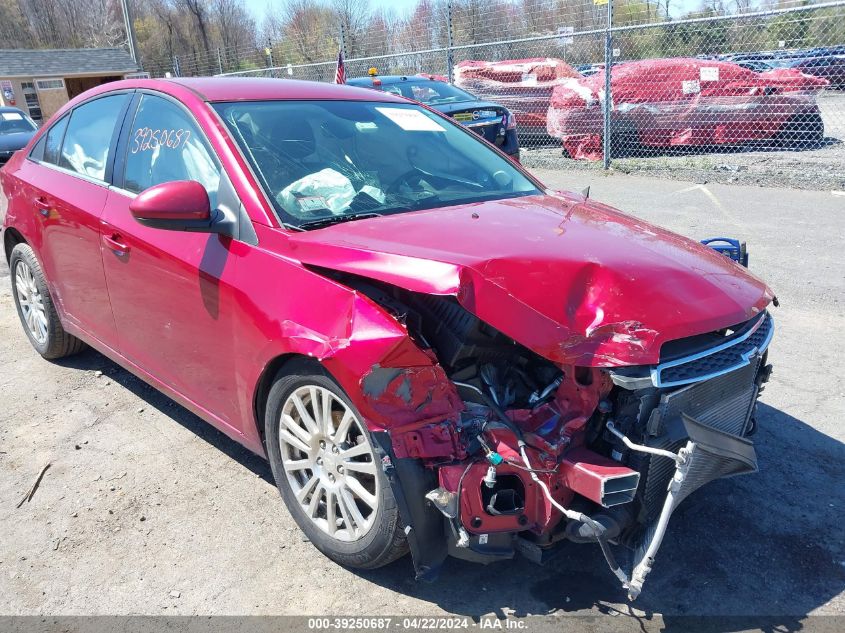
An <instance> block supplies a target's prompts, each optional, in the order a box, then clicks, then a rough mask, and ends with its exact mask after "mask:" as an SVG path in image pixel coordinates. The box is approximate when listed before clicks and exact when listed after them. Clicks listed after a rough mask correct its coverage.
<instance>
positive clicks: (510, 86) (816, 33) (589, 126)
mask: <svg viewBox="0 0 845 633" xmlns="http://www.w3.org/2000/svg"><path fill="white" fill-rule="evenodd" d="M676 1H677V0H676ZM704 6H705V8H703V9H701V10H700V11H697V12H691V13H690V12H687V13H685V14H684V15H683V16H680V15H678V12H677V11H676V10H675V8H673V6H672V0H654V1H651V0H627V1H624V2H623V0H610V1H609V2H608V1H607V0H494V1H493V2H492V3H491V2H481V0H451V1H450V0H440V1H436V2H431V1H430V0H422V2H421V3H420V5H418V6H417V9H416V11H415V12H414V13H413V14H412V15H411V16H409V18H408V19H407V20H404V21H393V22H389V21H386V20H384V19H382V20H371V21H370V22H369V23H368V24H367V25H366V27H365V28H362V27H361V25H358V26H357V27H355V25H352V24H351V23H350V22H349V21H348V20H345V21H341V22H340V23H339V24H337V25H336V26H337V28H331V29H330V31H329V34H328V36H325V34H324V36H323V37H322V39H321V42H322V44H321V46H322V51H323V53H322V58H321V59H315V60H314V61H309V62H307V63H287V61H286V60H288V59H300V58H302V57H306V58H307V57H308V53H310V54H311V57H313V56H314V51H313V50H311V49H309V46H310V45H309V42H308V41H307V40H306V39H304V35H308V34H307V33H306V34H304V35H303V34H302V33H300V35H296V34H295V33H294V35H293V36H291V37H289V38H286V40H285V41H283V42H280V43H275V44H274V43H271V42H268V43H267V46H266V47H265V48H264V50H260V49H258V50H256V49H255V48H254V47H252V48H249V47H248V48H247V49H245V50H230V51H222V50H217V51H215V52H214V54H206V55H199V56H194V57H193V58H182V59H174V60H173V64H172V68H170V69H169V72H171V73H173V74H175V75H182V76H188V75H232V76H266V77H280V78H290V79H307V80H313V81H332V80H333V79H334V73H335V68H336V51H337V50H338V48H342V49H343V50H344V51H345V53H346V55H345V64H346V73H347V77H358V76H365V75H366V74H367V71H368V69H369V68H370V67H377V68H378V70H379V73H380V74H383V75H386V74H400V75H413V74H417V73H426V74H431V75H435V76H439V77H442V78H443V79H445V80H447V81H450V82H452V83H454V84H455V85H456V86H458V87H460V88H463V89H464V90H466V91H468V92H471V93H472V94H474V95H476V96H478V97H479V98H482V99H484V100H488V101H494V102H496V103H498V104H500V105H502V106H505V107H506V108H508V109H510V110H511V111H512V112H513V113H514V114H515V116H516V120H517V125H518V131H519V137H520V143H521V147H522V150H523V151H522V157H523V162H526V163H528V164H529V165H530V166H535V167H555V168H561V167H567V168H571V167H573V166H579V167H584V166H591V167H604V168H608V167H610V166H613V167H615V168H617V169H622V170H625V171H645V172H648V171H652V172H668V173H671V174H673V175H677V174H682V173H684V172H685V171H689V172H690V173H689V174H688V175H689V177H692V178H700V177H701V175H700V173H699V172H702V171H706V172H709V173H711V174H715V175H714V176H713V179H716V180H719V179H721V180H733V181H751V182H755V183H758V184H780V185H787V186H794V187H801V188H833V189H843V188H845V174H843V171H845V170H843V168H842V165H843V164H845V149H843V144H842V141H843V140H845V0H837V1H832V2H816V3H807V2H805V1H802V2H793V1H791V0H787V1H783V0H781V1H777V0H772V1H769V0H764V4H759V3H756V2H755V1H752V0H734V2H732V8H730V9H728V8H726V6H725V5H724V4H723V3H722V2H721V0H711V1H709V2H707V3H705V5H704ZM311 35H312V36H313V34H311ZM311 48H313V46H312V47H311ZM332 51H335V52H334V53H332ZM317 54H319V52H318V53H317ZM162 70H163V69H162ZM159 74H161V73H159ZM606 95H610V96H609V98H607V97H606Z"/></svg>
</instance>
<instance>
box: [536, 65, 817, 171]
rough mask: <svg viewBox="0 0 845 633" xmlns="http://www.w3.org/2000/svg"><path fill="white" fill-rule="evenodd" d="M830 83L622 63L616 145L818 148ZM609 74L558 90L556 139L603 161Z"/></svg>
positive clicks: (614, 80) (786, 74) (552, 116)
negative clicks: (821, 97) (821, 99)
mask: <svg viewBox="0 0 845 633" xmlns="http://www.w3.org/2000/svg"><path fill="white" fill-rule="evenodd" d="M827 85H828V81H827V80H826V79H821V78H819V77H813V76H810V75H807V74H803V73H801V72H799V71H797V70H794V69H776V70H771V71H767V72H762V73H757V72H754V71H753V70H749V69H747V68H743V67H741V66H739V65H737V64H733V63H730V62H722V61H716V60H707V59H698V58H674V59H653V60H643V61H633V62H624V63H620V64H614V66H613V68H612V70H611V92H612V95H613V107H612V120H611V121H612V130H611V131H612V135H613V136H612V143H613V146H614V147H615V149H616V150H621V151H623V152H625V151H631V149H632V148H643V147H647V148H669V147H703V146H718V145H736V144H740V143H747V142H750V141H767V142H768V143H769V144H774V145H776V146H787V147H798V148H807V147H810V148H811V147H817V146H818V145H819V144H820V143H821V142H822V141H823V140H824V122H823V121H822V117H821V112H820V111H819V107H818V105H817V104H816V95H817V94H818V92H819V91H820V90H823V89H824V88H825V87H826V86H827ZM604 89H605V76H604V73H597V74H594V75H591V76H589V77H584V78H581V79H574V80H569V81H565V82H563V83H561V84H560V85H558V86H556V87H555V88H554V90H553V92H552V95H551V99H550V102H549V108H548V115H547V128H548V132H549V134H550V135H551V136H554V137H556V138H559V139H561V142H562V143H563V147H564V149H565V150H566V152H567V153H568V154H569V156H570V157H572V158H581V159H591V160H595V159H598V158H601V156H602V133H603V121H604V113H603V102H604Z"/></svg>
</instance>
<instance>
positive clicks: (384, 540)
mask: <svg viewBox="0 0 845 633" xmlns="http://www.w3.org/2000/svg"><path fill="white" fill-rule="evenodd" d="M266 423H267V424H266V426H267V428H266V431H267V434H266V435H267V453H268V457H269V459H270V464H271V467H272V469H273V475H274V477H275V479H276V484H277V485H278V487H279V491H280V492H281V494H282V498H283V499H284V500H285V503H286V505H287V506H288V509H289V510H290V512H291V515H292V516H293V518H294V519H295V520H296V522H297V524H298V525H299V527H300V528H301V529H302V531H303V532H305V534H306V535H307V536H308V538H309V539H310V540H311V542H312V543H313V544H314V545H315V546H316V547H317V548H318V549H319V550H320V551H322V552H323V553H324V554H326V556H328V557H329V558H331V559H332V560H335V561H337V562H339V563H341V564H343V565H348V566H351V567H359V568H373V567H380V566H382V565H386V564H387V563H389V562H391V561H393V560H395V559H396V558H398V557H399V556H401V555H402V554H404V553H405V540H404V535H403V533H402V531H401V527H400V524H399V516H398V511H397V509H396V502H395V500H394V498H393V494H392V491H391V489H390V484H389V482H388V481H387V478H386V477H385V475H384V473H383V472H382V465H381V461H380V460H379V458H378V457H377V456H376V453H375V451H374V449H373V446H372V443H371V438H370V434H369V431H367V429H366V427H365V426H364V425H363V424H362V422H361V420H360V417H359V416H358V414H357V413H356V411H355V409H354V407H353V406H352V404H351V403H350V402H349V401H348V399H347V398H346V396H345V394H343V393H342V391H341V389H340V388H339V386H338V385H337V384H336V383H335V382H334V381H333V380H332V379H331V378H329V377H328V376H326V375H309V376H296V375H288V376H284V377H282V378H280V379H279V380H277V382H276V384H275V385H274V386H273V388H272V389H271V391H270V395H269V396H268V406H267V420H266Z"/></svg>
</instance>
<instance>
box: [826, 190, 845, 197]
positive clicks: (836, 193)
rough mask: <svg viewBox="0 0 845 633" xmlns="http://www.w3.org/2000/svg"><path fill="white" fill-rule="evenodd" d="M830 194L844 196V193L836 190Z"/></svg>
mask: <svg viewBox="0 0 845 633" xmlns="http://www.w3.org/2000/svg"><path fill="white" fill-rule="evenodd" d="M830 193H832V194H833V195H834V196H845V191H837V190H836V189H834V190H833V191H831V192H830Z"/></svg>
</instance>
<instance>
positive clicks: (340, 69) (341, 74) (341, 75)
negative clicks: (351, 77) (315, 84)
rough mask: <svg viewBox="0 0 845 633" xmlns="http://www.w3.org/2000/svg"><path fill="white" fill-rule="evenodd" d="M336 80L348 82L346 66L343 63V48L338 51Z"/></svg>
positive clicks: (337, 81) (343, 82)
mask: <svg viewBox="0 0 845 633" xmlns="http://www.w3.org/2000/svg"><path fill="white" fill-rule="evenodd" d="M334 82H335V83H336V84H345V83H346V67H345V66H344V65H343V49H340V50H339V51H338V52H337V71H335V74H334Z"/></svg>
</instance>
